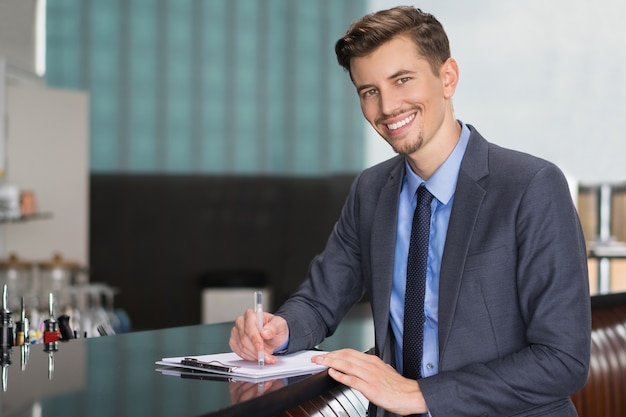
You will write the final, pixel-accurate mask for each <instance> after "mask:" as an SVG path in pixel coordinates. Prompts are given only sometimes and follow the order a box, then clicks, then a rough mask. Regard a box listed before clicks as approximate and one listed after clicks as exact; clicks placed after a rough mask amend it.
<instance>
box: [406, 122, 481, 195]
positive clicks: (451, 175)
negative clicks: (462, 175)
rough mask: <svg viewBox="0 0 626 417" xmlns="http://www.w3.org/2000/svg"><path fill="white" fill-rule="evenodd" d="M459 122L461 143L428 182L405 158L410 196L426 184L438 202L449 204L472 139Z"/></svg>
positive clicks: (464, 126) (459, 142) (463, 125)
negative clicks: (466, 150) (468, 144)
mask: <svg viewBox="0 0 626 417" xmlns="http://www.w3.org/2000/svg"><path fill="white" fill-rule="evenodd" d="M458 122H459V124H460V125H461V135H460V136H459V141H458V142H457V144H456V146H455V147H454V149H453V150H452V153H450V155H449V156H448V158H446V160H445V161H444V162H443V164H441V166H440V167H439V168H437V170H436V171H435V173H434V174H433V175H432V176H431V177H430V178H429V179H428V181H424V180H423V179H422V178H421V177H420V176H419V175H417V174H416V173H415V172H413V170H412V169H411V167H410V166H409V161H408V159H406V158H405V172H406V175H405V176H404V187H407V189H408V191H409V192H410V194H409V195H411V196H413V195H415V193H416V191H417V187H419V186H420V184H422V183H426V188H428V191H430V193H431V194H432V195H434V196H435V198H436V199H437V200H439V201H440V202H441V203H443V204H448V202H449V201H450V199H451V198H452V196H453V195H454V190H455V189H456V181H457V178H458V176H459V171H460V169H461V161H462V160H463V155H464V154H465V149H466V148H467V143H468V142H469V137H470V131H469V128H468V127H467V126H466V125H465V123H463V122H462V121H461V120H459V121H458Z"/></svg>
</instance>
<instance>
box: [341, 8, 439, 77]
mask: <svg viewBox="0 0 626 417" xmlns="http://www.w3.org/2000/svg"><path fill="white" fill-rule="evenodd" d="M397 36H407V37H408V38H410V39H411V40H413V42H415V45H416V46H417V49H418V52H419V53H420V55H421V56H423V57H424V58H425V59H426V60H427V61H428V62H429V64H430V67H431V68H432V70H433V73H434V74H435V75H437V76H438V75H439V69H440V68H441V65H442V64H443V63H444V62H446V60H447V59H448V58H450V43H449V41H448V36H447V35H446V32H445V30H444V29H443V26H442V25H441V23H439V21H438V20H437V19H436V18H435V17H434V16H433V15H432V14H429V13H424V12H422V11H421V10H420V9H418V8H415V7H412V6H398V7H394V8H392V9H387V10H381V11H378V12H375V13H371V14H368V15H365V16H363V17H362V18H360V19H359V20H357V21H355V22H353V23H352V24H351V25H350V27H349V28H348V30H347V31H346V33H345V35H344V36H343V37H341V38H340V39H339V40H338V41H337V43H336V44H335V54H336V55H337V61H338V62H339V65H341V66H342V67H343V68H344V69H345V70H346V71H348V72H350V61H351V60H352V58H361V57H364V56H366V55H369V54H370V53H371V52H373V51H374V50H375V49H377V48H378V47H379V46H381V45H382V44H384V43H386V42H388V41H390V40H391V39H393V38H396V37H397Z"/></svg>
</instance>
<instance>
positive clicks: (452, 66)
mask: <svg viewBox="0 0 626 417" xmlns="http://www.w3.org/2000/svg"><path fill="white" fill-rule="evenodd" d="M439 77H440V78H441V81H442V83H443V84H442V86H443V93H444V96H445V97H446V98H451V97H452V96H453V95H454V92H455V91H456V86H457V84H458V82H459V66H458V65H457V63H456V61H455V60H454V58H448V59H447V60H446V62H444V63H443V65H442V66H441V69H440V70H439Z"/></svg>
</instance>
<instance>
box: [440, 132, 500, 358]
mask: <svg viewBox="0 0 626 417" xmlns="http://www.w3.org/2000/svg"><path fill="white" fill-rule="evenodd" d="M470 129H471V136H470V141H469V143H468V145H467V149H466V151H465V155H464V157H463V161H462V163H461V169H460V172H459V177H458V180H457V185H456V190H455V193H454V202H453V206H452V212H451V214H450V223H449V225H448V233H447V236H446V243H445V248H444V251H443V259H442V262H441V272H440V278H439V326H438V327H439V355H440V363H441V360H442V359H443V352H444V351H445V347H446V342H447V340H448V336H449V334H450V329H451V327H452V320H453V317H454V312H455V310H456V305H457V300H458V297H459V290H460V287H461V280H462V276H463V269H464V267H465V260H466V258H467V252H468V250H469V245H470V241H471V239H472V233H473V231H474V228H475V225H476V219H477V217H478V212H479V210H480V206H481V204H482V201H483V198H484V196H485V193H486V190H485V189H484V188H483V187H482V186H481V185H480V184H479V182H478V181H479V180H480V179H481V178H483V177H485V176H486V175H488V172H489V171H488V144H487V142H486V141H485V140H484V139H483V138H482V137H481V136H480V135H479V134H478V132H476V130H474V128H472V127H471V126H470Z"/></svg>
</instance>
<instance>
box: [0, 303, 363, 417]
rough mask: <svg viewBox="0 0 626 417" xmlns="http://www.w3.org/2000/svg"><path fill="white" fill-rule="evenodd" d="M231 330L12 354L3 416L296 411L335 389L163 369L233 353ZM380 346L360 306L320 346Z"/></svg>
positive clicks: (208, 328) (81, 342) (310, 380)
mask: <svg viewBox="0 0 626 417" xmlns="http://www.w3.org/2000/svg"><path fill="white" fill-rule="evenodd" d="M231 327H232V323H222V324H214V325H196V326H187V327H179V328H171V329H163V330H151V331H145V332H136V333H128V334H121V335H114V336H104V337H95V338H89V339H74V340H70V341H67V342H59V343H58V350H57V351H56V352H51V353H48V352H45V351H44V345H43V344H35V345H30V346H29V347H28V349H27V350H26V349H25V348H23V347H13V348H12V349H11V351H10V352H8V355H5V359H10V362H11V363H10V364H9V365H5V366H4V367H3V377H4V379H3V392H2V394H1V395H0V410H1V413H0V416H2V417H9V416H11V417H13V416H15V417H21V416H24V417H26V416H28V417H32V416H41V417H56V416H59V417H60V416H63V417H73V416H76V417H85V416H135V417H141V416H162V417H170V416H177V417H179V416H205V415H238V414H237V413H239V415H251V414H249V410H250V409H254V410H256V412H255V413H254V415H255V416H257V415H261V414H263V413H262V412H261V411H262V409H263V408H264V407H265V405H267V404H272V407H273V408H272V411H271V413H274V412H275V410H274V408H275V407H276V406H277V404H279V406H280V407H282V406H283V405H285V407H289V406H290V405H289V404H288V403H289V402H293V401H294V400H295V401H301V400H302V398H303V396H307V395H317V394H316V390H317V391H319V390H326V389H328V388H329V387H331V386H332V385H333V384H334V382H332V380H331V379H330V378H329V377H328V376H327V375H326V374H325V373H321V374H317V375H314V376H310V377H298V378H290V379H288V380H277V381H273V382H270V383H265V384H263V386H262V387H259V386H257V385H256V384H251V385H249V386H245V385H243V384H245V383H241V382H237V383H234V382H233V383H229V382H228V381H225V380H223V379H220V380H213V379H209V378H181V377H179V376H173V375H165V374H162V373H161V372H159V371H157V368H159V365H155V361H157V360H160V359H161V358H163V357H170V356H185V355H201V354H208V353H219V352H227V351H229V350H230V349H229V347H228V338H229V334H230V329H231ZM373 342H374V338H373V330H372V324H371V318H370V317H369V313H368V311H367V309H359V308H357V309H356V310H355V311H354V312H353V314H351V315H350V316H349V317H348V318H346V319H345V320H344V322H343V323H342V324H341V326H340V327H339V329H338V330H337V332H336V334H335V335H334V336H332V337H330V338H329V339H327V340H326V341H325V342H324V343H323V344H322V345H320V348H321V349H324V350H334V349H338V348H342V347H352V348H355V349H359V350H367V349H368V348H370V347H371V346H373ZM335 385H336V384H335ZM261 394H264V395H261ZM243 400H247V401H243ZM233 403H238V404H239V405H236V406H233ZM283 403H284V404H283ZM264 404H265V405H264ZM246 410H247V411H246Z"/></svg>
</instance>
